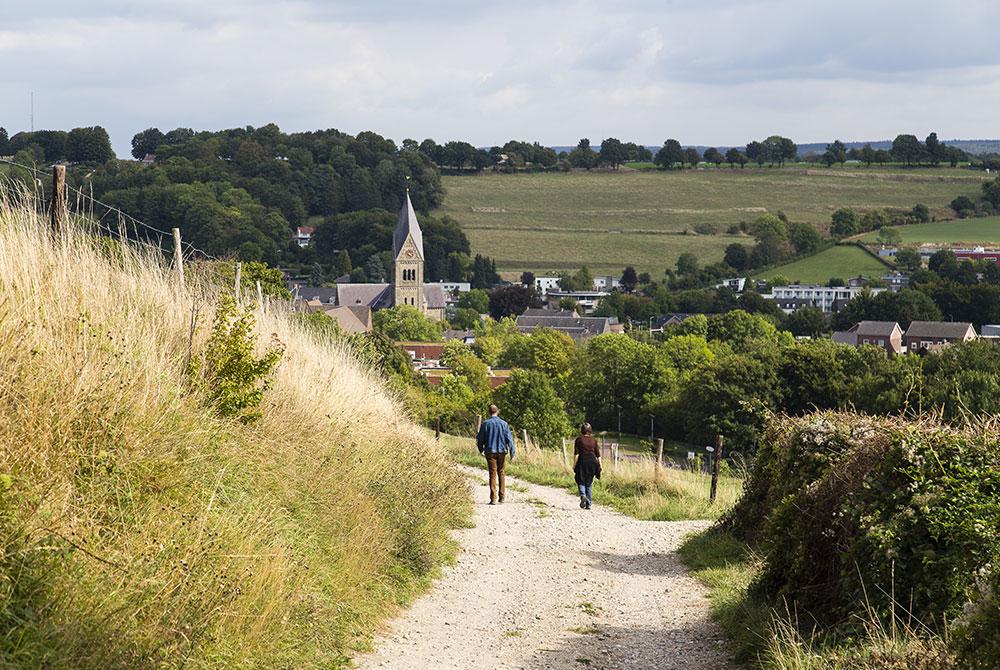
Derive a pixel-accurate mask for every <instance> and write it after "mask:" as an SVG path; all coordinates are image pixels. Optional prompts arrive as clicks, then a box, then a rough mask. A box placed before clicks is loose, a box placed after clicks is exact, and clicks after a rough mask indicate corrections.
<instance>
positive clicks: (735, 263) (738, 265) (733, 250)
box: [725, 242, 750, 270]
mask: <svg viewBox="0 0 1000 670" xmlns="http://www.w3.org/2000/svg"><path fill="white" fill-rule="evenodd" d="M725 261H726V265H728V266H729V267H731V268H733V269H734V270H746V269H747V268H748V267H750V252H748V251H747V248H746V247H745V246H744V245H742V244H740V243H739V242H733V243H732V244H730V245H729V246H728V247H726V255H725Z"/></svg>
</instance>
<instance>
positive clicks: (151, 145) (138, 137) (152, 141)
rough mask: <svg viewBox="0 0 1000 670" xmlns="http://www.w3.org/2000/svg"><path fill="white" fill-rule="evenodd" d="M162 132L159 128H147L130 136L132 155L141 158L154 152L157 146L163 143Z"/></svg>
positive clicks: (137, 158)
mask: <svg viewBox="0 0 1000 670" xmlns="http://www.w3.org/2000/svg"><path fill="white" fill-rule="evenodd" d="M164 137H165V136H164V134H163V133H161V132H160V129H159V128H147V129H146V130H143V131H142V132H139V133H136V134H135V135H134V136H133V137H132V157H133V158H135V159H136V160H142V159H143V158H145V156H146V154H155V153H156V149H157V147H159V146H160V145H161V144H163V140H164Z"/></svg>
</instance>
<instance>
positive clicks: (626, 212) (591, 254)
mask: <svg viewBox="0 0 1000 670" xmlns="http://www.w3.org/2000/svg"><path fill="white" fill-rule="evenodd" d="M984 178H985V176H984V175H980V174H979V173H975V172H969V171H967V170H965V171H962V170H950V169H939V170H930V169H927V170H899V169H887V170H878V169H874V168H873V169H858V168H852V169H836V168H835V169H832V170H826V169H823V168H817V169H803V168H798V167H795V168H785V169H766V168H765V169H751V168H747V169H745V170H739V169H737V170H730V169H728V168H725V169H710V170H675V171H671V172H659V171H654V172H648V171H643V172H637V171H633V172H620V173H611V172H593V173H585V172H572V173H548V174H516V175H509V174H492V173H487V174H482V175H478V176H460V177H458V176H456V177H444V178H443V179H444V186H445V189H446V191H447V193H446V195H445V200H444V205H443V206H442V208H441V209H440V210H439V213H443V214H449V215H451V216H454V217H455V218H456V219H458V220H459V221H460V222H461V223H462V226H463V229H464V230H465V231H466V234H467V235H468V236H469V239H470V241H471V242H472V247H473V251H475V252H478V253H484V254H487V255H489V256H491V257H493V258H495V259H496V260H497V265H498V267H499V268H500V269H502V270H522V269H530V270H535V271H546V270H552V269H560V268H565V267H577V266H579V265H580V264H582V263H588V264H589V265H590V266H591V267H592V268H595V269H598V270H615V271H619V272H620V271H621V268H622V267H624V266H625V265H628V264H632V265H635V266H636V267H637V268H639V269H640V270H647V271H649V272H652V273H655V274H661V273H662V272H663V270H664V269H665V268H666V267H668V266H673V264H674V263H675V261H676V259H677V256H678V255H680V254H681V253H683V252H685V251H690V252H694V253H696V254H698V255H699V256H700V257H701V258H702V259H703V260H704V261H706V262H709V261H715V260H719V259H721V258H722V252H723V249H725V247H726V245H727V244H730V243H731V242H733V241H734V238H733V237H731V236H728V235H725V231H726V229H727V228H728V227H729V226H730V225H732V224H737V223H739V222H740V221H751V220H753V218H754V217H756V216H758V215H759V214H761V213H762V212H765V211H772V212H776V211H778V210H782V211H784V212H785V213H786V214H787V215H788V217H789V218H790V219H791V220H794V221H804V222H807V223H813V224H815V225H817V226H818V227H820V228H823V229H824V230H825V228H826V226H827V225H828V224H829V220H830V214H831V213H832V212H833V211H834V210H836V209H837V208H839V207H845V206H847V207H855V208H858V209H867V208H872V207H905V208H910V207H912V206H913V205H914V204H915V203H917V202H922V203H925V204H926V205H928V206H929V207H930V208H931V210H932V212H933V213H935V214H936V215H938V216H944V215H946V214H947V213H948V212H950V210H948V209H947V204H948V203H949V202H950V201H951V200H952V199H953V198H954V197H956V196H958V195H963V194H964V195H968V196H970V197H972V196H976V195H977V194H978V193H979V190H980V184H981V182H982V181H983V179H984ZM706 225H708V226H714V227H715V229H716V230H717V233H718V234H714V235H683V234H682V233H684V232H685V231H687V232H688V233H694V232H695V231H696V229H698V228H699V227H701V228H702V229H703V230H704V228H703V227H704V226H706ZM744 239H745V238H744Z"/></svg>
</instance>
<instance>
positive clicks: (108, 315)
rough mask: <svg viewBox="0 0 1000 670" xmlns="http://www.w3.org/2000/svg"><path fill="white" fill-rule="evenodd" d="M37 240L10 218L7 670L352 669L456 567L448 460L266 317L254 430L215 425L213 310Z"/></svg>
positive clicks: (118, 250)
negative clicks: (208, 359) (210, 380)
mask: <svg viewBox="0 0 1000 670" xmlns="http://www.w3.org/2000/svg"><path fill="white" fill-rule="evenodd" d="M5 197H9V194H7V195H6V196H5ZM0 200H2V198H0ZM46 223H47V222H46V220H45V218H44V217H42V216H39V215H37V214H36V213H34V212H33V211H32V210H31V209H30V207H27V208H26V207H21V206H11V205H10V204H9V203H8V202H6V200H2V201H0V360H2V361H3V364H2V365H0V666H3V667H32V668H34V667H50V668H143V667H147V668H153V667H156V668H160V667H189V668H210V667H219V668H221V667H226V668H233V667H296V668H310V667H323V668H336V667H342V666H344V665H346V663H347V659H348V657H349V656H350V655H351V654H352V653H353V650H354V649H356V648H358V647H360V646H364V645H365V644H366V640H367V638H368V636H369V635H370V634H371V632H372V630H373V629H374V627H375V626H376V624H377V623H378V622H379V621H380V620H382V619H383V618H384V617H386V616H387V615H388V614H390V613H391V612H392V611H393V610H394V609H395V608H397V607H398V606H399V604H401V603H403V602H405V601H406V600H407V599H408V598H409V597H410V596H411V595H413V594H414V593H415V592H416V591H417V590H419V589H420V588H421V587H422V586H423V585H425V584H426V581H427V579H428V578H429V576H431V575H433V574H434V571H435V569H436V567H437V566H438V565H439V564H440V563H441V562H442V561H443V560H446V559H447V558H448V556H449V554H450V552H451V551H452V546H451V544H450V541H449V536H448V530H449V528H450V527H452V526H454V525H456V524H458V523H461V522H462V520H463V518H464V515H465V510H466V509H467V507H466V505H467V489H466V488H465V485H464V484H463V482H462V481H461V478H460V477H459V476H458V475H457V474H456V473H454V471H453V469H452V468H451V467H450V465H449V462H448V459H447V457H446V456H445V455H444V453H443V452H442V451H441V450H440V449H438V448H437V447H436V446H435V444H434V443H433V440H429V439H427V437H426V435H425V434H424V432H423V431H420V430H419V429H417V428H416V427H415V426H414V425H412V424H411V423H410V422H409V421H408V420H407V419H406V417H405V416H404V414H403V412H402V411H401V407H400V404H399V402H398V401H397V400H396V399H394V398H393V397H392V395H391V394H389V393H388V392H387V391H386V389H385V387H384V386H383V384H382V382H381V381H380V380H379V379H378V378H376V377H375V376H374V375H373V374H371V373H370V372H368V371H367V370H366V369H365V368H364V367H363V366H362V365H361V364H359V363H358V362H356V361H355V360H354V359H353V358H352V357H351V356H350V355H349V354H348V353H347V352H346V351H345V350H344V349H343V348H341V347H339V346H338V345H337V344H335V343H334V342H322V341H319V340H318V339H316V338H315V337H314V336H313V335H311V334H310V333H309V332H307V331H306V330H304V329H303V327H301V326H297V325H296V323H295V322H294V321H293V320H292V319H290V318H289V316H288V315H287V314H286V313H284V312H282V311H280V310H278V309H277V308H275V309H273V310H271V309H269V310H268V311H266V312H265V311H264V310H262V309H260V308H256V309H254V310H253V314H252V316H253V317H254V318H255V320H256V327H255V328H254V329H253V330H252V333H253V338H254V339H256V340H257V344H256V348H257V349H258V351H259V352H263V351H264V350H265V349H267V348H268V347H270V346H274V345H271V344H269V343H270V342H272V338H275V339H276V340H277V341H278V342H280V347H281V348H283V354H282V357H281V360H280V362H279V364H278V365H277V368H276V369H275V371H274V373H273V377H272V378H271V383H270V387H269V388H267V389H266V390H265V391H264V393H263V397H262V401H261V404H260V410H261V411H262V416H261V417H260V418H259V419H258V420H256V421H253V422H250V423H243V422H241V421H239V420H236V419H235V418H225V417H223V416H221V415H220V413H219V411H218V406H217V405H213V403H212V402H210V398H209V397H208V395H207V394H208V393H209V390H207V389H206V388H205V387H204V386H203V385H202V384H199V383H197V382H196V380H195V379H194V378H193V377H192V376H191V374H190V373H189V372H188V370H189V369H190V368H189V362H191V361H199V360H201V359H202V358H203V357H204V355H205V352H206V347H208V342H209V334H210V331H211V326H212V322H213V316H214V315H215V313H216V309H217V303H218V297H219V289H217V288H215V287H213V286H211V285H208V284H207V283H205V282H201V281H199V280H198V276H197V273H195V272H191V271H190V268H189V274H188V284H187V289H186V290H179V289H178V288H177V286H176V283H175V281H174V278H173V276H172V274H171V273H170V270H169V268H168V267H166V265H165V264H164V263H163V261H162V258H161V257H160V256H159V254H152V253H149V254H147V253H140V252H135V251H133V250H130V249H129V248H126V247H124V246H121V245H119V244H117V243H113V242H109V241H108V240H106V239H99V238H94V237H91V236H88V235H86V234H83V233H79V232H74V233H71V234H69V235H67V236H65V237H64V238H63V239H60V240H58V241H56V242H53V241H52V240H51V239H50V237H49V235H48V233H47V225H46ZM229 360H230V361H231V362H235V361H238V360H239V357H238V356H235V355H234V356H233V358H231V359H229ZM216 362H217V363H218V362H219V361H216ZM218 373H219V377H218V379H230V380H236V379H238V378H239V377H240V375H242V374H244V373H247V374H250V376H251V377H252V373H251V372H248V370H247V369H243V368H239V366H238V365H235V366H233V367H232V368H231V369H228V370H222V368H219V370H218ZM216 390H218V388H216Z"/></svg>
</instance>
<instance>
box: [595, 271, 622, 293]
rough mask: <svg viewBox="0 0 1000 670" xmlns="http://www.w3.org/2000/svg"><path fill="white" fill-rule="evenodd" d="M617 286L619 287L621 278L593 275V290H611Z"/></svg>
mask: <svg viewBox="0 0 1000 670" xmlns="http://www.w3.org/2000/svg"><path fill="white" fill-rule="evenodd" d="M619 287H621V280H620V279H619V278H618V277H612V276H611V275H602V276H599V277H594V290H595V291H612V290H614V289H616V288H619Z"/></svg>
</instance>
